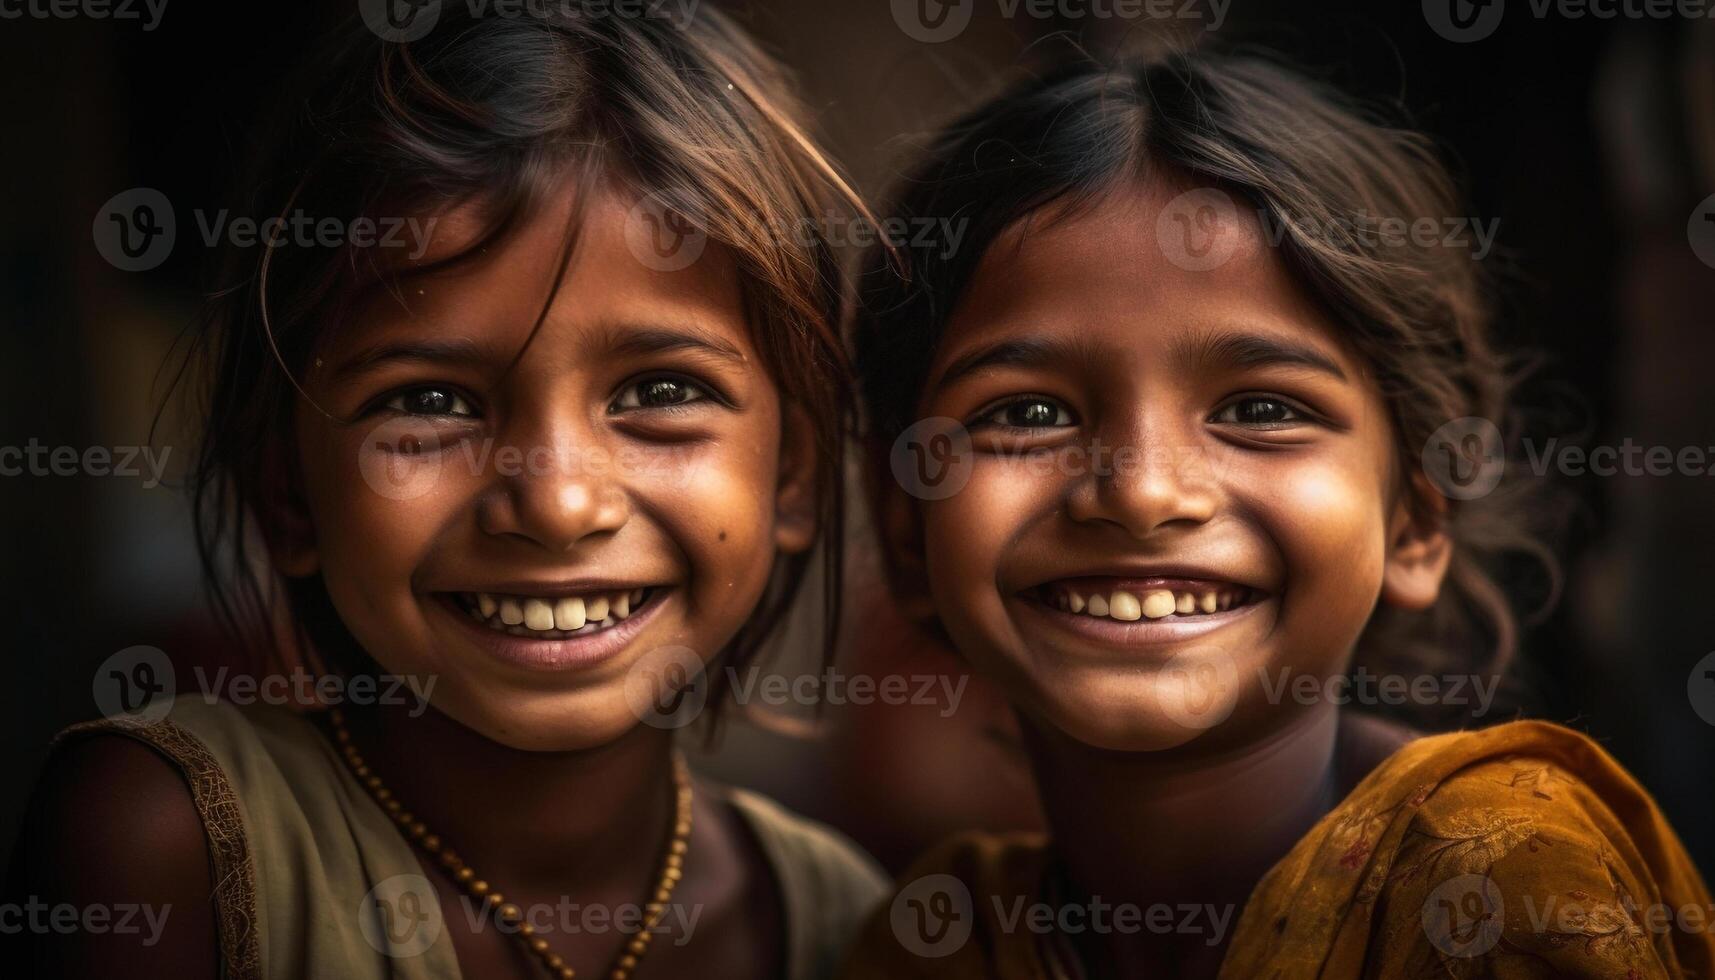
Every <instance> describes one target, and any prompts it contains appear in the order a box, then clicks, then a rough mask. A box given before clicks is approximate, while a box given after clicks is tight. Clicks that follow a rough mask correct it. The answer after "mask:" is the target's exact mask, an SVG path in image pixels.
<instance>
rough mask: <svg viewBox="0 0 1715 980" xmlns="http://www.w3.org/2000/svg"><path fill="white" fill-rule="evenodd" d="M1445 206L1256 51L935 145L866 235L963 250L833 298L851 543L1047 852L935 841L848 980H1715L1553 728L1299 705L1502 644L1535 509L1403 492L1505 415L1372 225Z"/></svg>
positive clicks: (999, 839)
mask: <svg viewBox="0 0 1715 980" xmlns="http://www.w3.org/2000/svg"><path fill="white" fill-rule="evenodd" d="M1462 213H1466V212H1463V211H1461V209H1460V205H1459V203H1458V201H1457V198H1456V196H1455V195H1454V193H1453V190H1452V186H1451V181H1450V180H1449V178H1448V176H1447V174H1446V173H1445V172H1444V170H1443V169H1442V168H1441V167H1440V165H1439V164H1438V163H1437V162H1436V161H1435V159H1434V155H1433V154H1432V153H1431V152H1429V150H1428V148H1427V147H1426V145H1425V143H1424V141H1423V140H1422V139H1421V138H1420V137H1418V136H1415V135H1413V134H1411V133H1408V132H1403V131H1400V130H1397V129H1391V128H1387V127H1385V126H1383V125H1380V124H1378V123H1376V122H1374V121H1372V119H1371V118H1370V117H1369V116H1368V115H1367V114H1365V113H1363V112H1360V111H1358V110H1357V109H1355V108H1353V107H1352V106H1351V104H1350V103H1349V102H1348V101H1347V100H1346V99H1344V98H1342V97H1340V96H1339V95H1337V94H1336V93H1334V92H1331V91H1329V90H1328V89H1327V88H1325V87H1324V86H1322V85H1320V84H1316V83H1312V82H1310V81H1307V80H1305V79H1304V78H1302V77H1300V76H1298V75H1296V74H1294V73H1292V72H1289V71H1286V70H1283V69H1281V68H1279V67H1277V66H1275V65H1274V64H1272V63H1270V62H1268V61H1265V60H1262V59H1259V58H1256V57H1251V56H1224V55H1219V54H1191V55H1181V56H1177V57H1173V58H1167V59H1162V60H1158V61H1150V62H1144V63H1137V64H1127V65H1124V66H1122V67H1118V68H1113V69H1109V68H1105V67H1100V66H1095V65H1089V64H1079V65H1076V66H1073V67H1068V68H1065V69H1062V70H1060V71H1058V72H1056V73H1051V74H1049V75H1047V76H1045V77H1041V78H1037V79H1033V80H1032V81H1030V82H1028V83H1027V84H1024V85H1022V86H1021V87H1019V88H1017V89H1015V90H1013V91H1012V92H1010V93H1008V94H1006V95H1004V96H1003V97H1001V98H999V99H998V100H996V101H994V102H992V103H990V104H988V105H985V106H983V107H981V108H979V109H977V110H976V111H974V112H973V113H971V114H970V115H969V116H967V117H966V118H964V119H963V120H961V121H959V122H958V123H956V124H955V125H953V126H952V127H950V128H949V129H948V130H947V131H946V132H944V133H943V134H942V135H941V136H940V138H939V139H938V140H937V141H936V142H935V143H934V144H933V145H932V146H931V147H930V149H929V151H928V153H927V157H926V160H925V161H924V162H923V163H922V164H921V165H920V166H919V167H917V168H916V169H914V170H913V171H912V172H911V174H910V177H909V179H908V180H907V182H906V183H905V184H904V190H903V193H902V198H901V202H900V204H899V210H898V214H899V216H901V217H903V218H905V219H907V220H918V221H925V220H935V219H943V218H945V219H955V218H956V219H958V220H961V221H968V222H969V228H968V230H967V232H966V234H965V238H964V247H963V248H962V249H960V250H955V251H951V252H946V251H942V250H940V249H938V248H936V247H934V246H933V245H929V246H925V247H920V248H919V247H914V248H912V249H910V250H908V254H907V256H906V258H907V259H908V260H909V262H908V267H907V268H906V270H905V274H904V275H901V274H898V273H897V272H896V271H895V268H894V264H893V257H892V256H886V255H878V256H877V257H876V259H875V261H873V262H872V263H870V265H869V266H868V268H867V271H866V280H865V282H864V283H863V284H862V289H863V303H862V306H861V309H860V312H859V316H858V319H857V322H856V332H855V341H856V345H857V351H858V355H859V373H860V376H861V379H862V385H863V390H864V395H865V403H866V404H865V408H866V411H867V417H868V421H869V424H870V431H869V433H868V438H869V440H870V444H871V445H870V448H871V454H870V455H871V458H872V461H873V463H874V465H873V466H872V473H873V474H874V484H875V494H876V512H877V513H878V514H879V515H881V517H880V519H879V521H878V523H879V524H880V525H881V526H882V527H883V528H884V529H885V534H886V545H887V552H888V555H889V557H890V560H891V567H892V572H893V578H894V583H895V592H896V600H897V601H898V602H899V603H901V604H902V605H905V606H907V607H908V608H911V609H913V610H915V611H916V612H917V614H918V615H919V616H920V617H921V618H922V619H923V620H924V621H925V622H932V623H933V624H935V625H936V626H937V627H938V628H940V629H942V630H944V631H945V634H946V635H947V636H948V637H949V638H950V640H951V641H952V644H953V645H954V647H956V648H957V650H958V651H959V652H960V653H961V654H962V655H963V656H964V657H965V658H966V659H967V660H968V661H969V662H970V664H971V665H972V667H973V668H974V669H975V670H977V671H978V672H980V673H982V674H985V675H986V676H987V677H989V678H990V679H992V680H994V681H995V682H996V683H997V684H998V685H999V686H1000V687H1001V688H1002V689H1003V690H1004V691H1005V692H1006V693H1007V695H1008V697H1009V699H1010V700H1011V701H1012V703H1013V705H1014V707H1015V709H1016V711H1017V714H1018V716H1019V719H1020V723H1021V726H1022V728H1023V732H1024V741H1025V744H1026V748H1027V751H1028V754H1029V756H1030V758H1031V761H1032V768H1033V770H1034V773H1035V778H1036V783H1037V785H1038V788H1039V794H1040V797H1041V803H1042V806H1043V811H1044V813H1045V814H1046V817H1047V821H1048V825H1049V833H1048V834H1047V836H1046V837H1044V836H1040V835H1012V836H997V835H989V834H971V835H966V836H963V837H959V838H956V839H954V840H953V841H950V842H948V843H947V844H946V845H944V846H942V847H939V848H937V849H935V850H933V851H931V852H930V853H929V854H928V855H926V856H925V857H923V858H922V859H921V861H919V862H918V864H917V865H916V867H915V868H913V869H912V870H910V871H908V872H907V873H906V874H905V875H904V877H903V878H902V883H901V888H900V891H899V893H898V895H897V897H896V898H895V900H894V902H893V904H892V905H891V907H890V908H889V909H887V910H884V911H882V912H881V913H879V914H878V915H877V917H876V918H875V919H874V920H873V921H872V925H871V927H870V928H869V930H868V931H867V932H866V934H865V936H864V939H863V940H862V941H861V942H860V946H859V948H858V949H857V951H856V955H855V958H854V960H853V961H852V963H851V967H850V970H849V972H848V975H849V976H851V977H855V978H862V980H869V978H882V977H886V978H890V980H892V978H898V977H908V976H923V977H942V978H962V977H972V978H974V977H1002V978H1008V980H1013V978H1018V980H1023V978H1032V980H1034V978H1049V977H1056V978H1057V977H1154V978H1160V977H1207V976H1217V975H1218V976H1220V977H1222V978H1225V980H1254V978H1278V980H1310V978H1339V980H1348V978H1358V977H1385V978H1395V977H1506V978H1527V977H1528V978H1538V977H1551V976H1552V977H1589V978H1592V980H1594V978H1597V977H1601V978H1615V980H1618V978H1630V980H1636V978H1641V977H1664V978H1665V977H1687V976H1704V977H1707V976H1712V975H1715V942H1712V941H1711V937H1710V934H1709V932H1708V931H1707V930H1706V929H1702V928H1698V927H1696V925H1695V923H1699V922H1705V921H1707V920H1708V916H1707V914H1706V913H1707V911H1708V910H1709V908H1710V897H1709V894H1708V892H1707V890H1706V888H1705V887H1704V884H1703V882H1702V881H1701V879H1700V878H1699V877H1698V874H1697V872H1696V870H1695V869H1694V868H1693V867H1692V866H1691V864H1690V863H1689V861H1688V859H1687V857H1686V854H1685V852H1684V850H1683V848H1682V847H1681V845H1680V843H1679V841H1678V839H1677V838H1676V837H1675V836H1674V833H1673V831H1672V830H1671V829H1670V828H1669V827H1668V825H1667V824H1666V822H1665V821H1664V820H1663V819H1662V816H1661V814H1660V813H1659V812H1658V811H1657V810H1656V808H1655V806H1654V804H1653V802H1652V801H1651V799H1650V797H1649V796H1648V795H1647V794H1646V793H1645V792H1644V790H1643V789H1641V788H1640V787H1639V786H1638V785H1637V783H1636V782H1635V781H1633V780H1632V778H1631V777H1630V776H1628V775H1627V774H1626V773H1625V772H1624V771H1623V770H1622V769H1621V768H1620V767H1619V766H1618V765H1617V764H1616V763H1615V762H1614V761H1613V760H1612V759H1610V758H1609V757H1608V756H1607V755H1606V754H1605V753H1604V752H1603V751H1602V750H1601V749H1600V748H1599V747H1598V746H1597V745H1596V744H1595V743H1594V742H1592V741H1590V740H1589V739H1588V738H1586V737H1585V736H1583V735H1581V734H1579V733H1577V732H1574V731H1571V730H1570V729H1567V728H1563V727H1560V726H1557V725H1553V724H1547V723H1542V722H1514V723H1511V724H1503V725H1499V726H1496V727H1492V728H1488V729H1484V730H1479V731H1469V732H1461V733H1456V734H1448V735H1440V736H1433V737H1423V738H1419V737H1417V735H1416V734H1415V733H1413V732H1410V731H1407V730H1405V729H1403V728H1400V727H1397V726H1393V725H1390V724H1385V723H1382V722H1380V721H1378V720H1376V719H1374V718H1373V717H1366V716H1364V715H1362V714H1357V713H1354V712H1353V711H1351V710H1349V709H1343V708H1341V707H1340V706H1339V705H1338V704H1337V703H1336V700H1337V699H1335V698H1329V697H1323V696H1315V695H1314V694H1313V696H1310V697H1301V696H1298V695H1296V694H1292V693H1290V692H1297V691H1302V690H1305V689H1306V688H1308V689H1309V690H1310V691H1312V692H1324V691H1328V690H1331V689H1333V688H1331V682H1332V681H1333V679H1335V678H1339V677H1342V676H1344V675H1345V674H1346V673H1347V671H1348V670H1349V669H1351V667H1352V665H1353V664H1354V662H1356V663H1360V664H1366V665H1369V667H1370V668H1371V669H1372V670H1374V669H1376V667H1377V665H1386V666H1383V667H1382V668H1381V669H1382V670H1383V671H1384V672H1388V671H1394V672H1397V673H1399V674H1400V675H1401V677H1410V678H1413V679H1414V680H1419V679H1427V680H1429V681H1431V682H1436V681H1439V680H1447V681H1449V685H1448V686H1446V687H1445V688H1443V689H1444V690H1447V691H1449V692H1451V691H1452V687H1451V679H1452V678H1455V677H1466V676H1468V675H1472V674H1475V673H1478V672H1480V671H1483V670H1486V669H1489V668H1487V667H1485V666H1484V665H1483V660H1484V657H1485V651H1487V650H1491V649H1492V650H1495V651H1496V652H1498V653H1499V654H1500V655H1501V656H1503V657H1504V656H1505V655H1506V654H1509V653H1510V652H1511V648H1512V646H1513V640H1514V633H1515V623H1514V618H1513V614H1512V613H1511V612H1509V610H1508V603H1507V599H1506V596H1505V594H1504V593H1503V592H1502V591H1501V588H1500V586H1499V584H1498V579H1497V578H1496V577H1495V574H1494V569H1495V567H1496V558H1497V556H1498V555H1499V554H1500V553H1502V552H1505V551H1508V550H1511V549H1513V548H1515V547H1519V546H1524V547H1529V546H1531V545H1533V544H1534V541H1533V539H1532V537H1531V530H1532V518H1534V517H1536V516H1539V515H1540V514H1541V513H1543V512H1541V511H1534V512H1533V511H1531V510H1529V509H1528V505H1526V504H1525V503H1524V502H1523V501H1524V498H1523V497H1521V496H1517V495H1514V494H1513V493H1512V492H1511V491H1512V489H1513V488H1511V487H1508V486H1505V485H1503V486H1502V487H1501V488H1499V489H1498V490H1495V491H1494V492H1493V493H1490V494H1488V495H1486V496H1485V495H1483V494H1482V492H1481V491H1482V490H1483V489H1485V488H1484V487H1482V486H1481V485H1480V484H1479V482H1478V480H1479V479H1480V478H1482V477H1485V476H1486V475H1487V472H1488V471H1487V470H1481V471H1475V472H1474V471H1472V470H1470V469H1469V468H1465V467H1461V468H1458V469H1441V468H1439V466H1438V467H1437V468H1435V469H1426V468H1425V462H1424V461H1425V459H1426V456H1425V453H1424V447H1425V446H1426V445H1430V446H1433V445H1435V440H1437V439H1439V438H1441V437H1442V435H1443V434H1444V433H1445V432H1446V431H1447V430H1441V427H1442V426H1443V425H1445V424H1448V423H1456V425H1458V424H1466V425H1468V424H1470V423H1458V421H1457V420H1465V419H1470V418H1472V417H1477V418H1483V419H1491V420H1500V419H1503V418H1504V413H1505V411H1506V392H1507V388H1508V377H1507V372H1506V370H1505V365H1504V362H1503V360H1502V358H1501V357H1500V355H1499V354H1497V352H1496V350H1495V347H1494V346H1493V344H1492V342H1491V340H1490V336H1489V321H1488V311H1487V307H1486V305H1485V303H1484V301H1483V290H1482V288H1481V286H1482V284H1481V280H1480V276H1479V270H1478V268H1477V266H1476V263H1475V262H1474V260H1473V257H1472V256H1471V254H1469V251H1468V250H1466V251H1461V250H1460V249H1458V248H1457V247H1449V246H1448V244H1447V243H1446V242H1445V241H1444V240H1443V237H1442V236H1440V235H1435V236H1420V235H1404V236H1402V235H1399V234H1388V233H1387V232H1388V229H1389V228H1393V229H1400V228H1404V229H1411V228H1412V227H1413V226H1414V223H1416V222H1422V221H1425V220H1427V221H1430V222H1432V223H1434V224H1435V227H1441V225H1440V224H1439V223H1440V222H1442V221H1443V220H1445V219H1447V218H1450V217H1451V216H1457V215H1459V214H1462ZM1366 221H1371V222H1385V224H1376V225H1374V226H1371V225H1366V224H1364V222H1366ZM1431 238H1432V239H1433V240H1431ZM1438 430H1441V432H1440V433H1438ZM1479 433H1480V427H1479V428H1478V429H1476V430H1470V431H1467V430H1464V429H1460V430H1459V431H1458V432H1457V433H1456V435H1455V439H1454V444H1455V445H1459V444H1460V442H1461V441H1462V439H1461V437H1462V436H1464V435H1467V434H1471V435H1476V434H1479ZM913 453H915V454H916V455H913ZM1482 457H1483V454H1481V453H1478V454H1476V456H1475V458H1473V459H1471V460H1463V461H1462V462H1472V463H1478V464H1481V463H1482V461H1483V460H1482ZM1428 458H1429V459H1430V460H1432V461H1433V460H1438V459H1441V458H1442V457H1441V456H1437V455H1436V454H1434V453H1431V454H1429V455H1428ZM914 463H915V464H919V465H917V466H914V465H913V464H914ZM930 463H933V464H934V465H933V466H930V465H928V464H930ZM1408 655H1409V656H1408ZM1300 681H1309V682H1310V683H1309V684H1308V685H1305V684H1301V683H1299V682H1300ZM1467 689H1468V688H1467ZM1187 910H1190V911H1189V912H1188V911H1187ZM1163 911H1165V913H1166V914H1165V915H1163V914H1161V913H1162V912H1163ZM1692 913H1695V915H1693V914H1692ZM1688 923H1691V925H1688Z"/></svg>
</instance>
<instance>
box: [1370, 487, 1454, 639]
mask: <svg viewBox="0 0 1715 980" xmlns="http://www.w3.org/2000/svg"><path fill="white" fill-rule="evenodd" d="M1412 480H1413V483H1414V487H1413V488H1412V489H1413V490H1415V492H1416V494H1417V499H1419V500H1421V501H1427V502H1429V504H1430V508H1431V510H1432V511H1433V512H1432V513H1431V514H1429V515H1426V516H1420V515H1418V514H1414V513H1413V512H1412V507H1411V495H1412V491H1411V490H1408V491H1407V492H1405V493H1402V494H1401V495H1400V499H1399V501H1398V502H1397V503H1396V504H1395V505H1394V512H1393V517H1392V519H1391V520H1390V521H1389V522H1388V548H1387V563H1386V565H1385V566H1384V568H1383V570H1382V595H1381V598H1382V601H1383V602H1385V603H1387V604H1388V605H1390V606H1396V607H1398V608H1400V609H1411V610H1422V609H1428V608H1429V607H1430V606H1432V605H1434V604H1435V599H1436V597H1437V596H1439V595H1440V594H1441V583H1442V582H1443V581H1445V580H1446V578H1447V566H1448V564H1449V563H1451V562H1452V560H1453V540H1452V539H1451V538H1449V537H1448V536H1447V532H1446V526H1447V498H1445V497H1443V496H1442V495H1441V494H1439V493H1437V492H1436V490H1435V489H1434V487H1432V486H1431V485H1430V484H1429V482H1428V480H1426V479H1423V474H1422V473H1414V474H1413V475H1412Z"/></svg>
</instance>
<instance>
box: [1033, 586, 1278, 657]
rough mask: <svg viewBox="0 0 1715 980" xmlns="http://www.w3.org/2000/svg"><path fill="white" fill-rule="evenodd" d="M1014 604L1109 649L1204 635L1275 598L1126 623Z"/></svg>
mask: <svg viewBox="0 0 1715 980" xmlns="http://www.w3.org/2000/svg"><path fill="white" fill-rule="evenodd" d="M1014 601H1016V602H1018V603H1021V604H1022V605H1023V606H1024V607H1025V608H1026V609H1028V610H1030V612H1032V613H1034V614H1035V615H1037V616H1040V617H1041V618H1043V619H1044V620H1046V621H1047V622H1049V623H1050V624H1052V625H1054V626H1055V627H1057V628H1059V629H1063V630H1066V631H1068V632H1070V633H1075V634H1077V635H1078V636H1081V637H1084V638H1085V639H1089V640H1094V641H1096V642H1098V643H1102V644H1106V645H1108V646H1118V647H1140V646H1141V647H1147V646H1166V645H1169V644H1174V643H1182V642H1184V641H1186V640H1194V639H1198V638H1199V637H1203V636H1207V635H1209V634H1210V633H1213V632H1215V631H1217V630H1222V629H1225V628H1227V627H1229V626H1232V625H1235V624H1237V623H1240V622H1242V621H1244V620H1246V619H1249V618H1251V617H1253V616H1255V615H1256V614H1257V611H1258V610H1260V609H1262V608H1263V607H1264V606H1267V605H1268V604H1269V603H1271V602H1273V601H1274V598H1273V597H1272V596H1264V597H1263V598H1261V599H1258V600H1256V601H1253V602H1248V603H1246V604H1244V605H1242V606H1239V607H1238V608H1236V609H1223V610H1220V611H1218V612H1212V613H1204V614H1203V615H1201V616H1186V617H1178V616H1163V617H1162V618H1161V619H1139V620H1135V621H1133V622H1129V623H1128V622H1125V621H1123V620H1118V619H1113V618H1111V617H1107V616H1086V615H1084V614H1083V613H1073V612H1066V611H1065V610H1062V609H1056V608H1054V607H1053V606H1050V605H1047V604H1045V603H1042V602H1039V601H1037V600H1035V599H1031V598H1026V597H1023V596H1016V597H1014Z"/></svg>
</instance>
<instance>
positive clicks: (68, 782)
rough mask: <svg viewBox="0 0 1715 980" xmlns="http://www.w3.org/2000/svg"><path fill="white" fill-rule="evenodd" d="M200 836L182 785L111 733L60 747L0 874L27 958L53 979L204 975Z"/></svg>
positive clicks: (214, 964) (208, 946)
mask: <svg viewBox="0 0 1715 980" xmlns="http://www.w3.org/2000/svg"><path fill="white" fill-rule="evenodd" d="M209 867H210V859H209V850H208V841H207V837H206V835H205V833H204V830H203V825H202V820H201V818H200V816H199V815H198V812H197V808H196V803H195V800H194V799H193V797H192V795H191V791H190V787H189V786H188V785H187V784H186V783H185V781H184V778H183V777H182V776H181V775H180V773H179V771H178V769H177V768H175V767H174V766H173V765H172V764H171V763H170V762H168V761H167V759H165V758H164V757H162V756H161V755H159V754H158V753H156V752H155V751H154V750H153V749H151V748H149V747H148V746H147V745H144V744H143V743H141V742H138V741H136V740H134V739H131V738H127V737H125V736H123V735H117V734H98V735H89V736H86V737H82V738H76V739H71V740H68V741H66V742H64V743H62V744H61V745H60V746H59V747H58V748H56V749H55V751H54V753H53V754H52V756H51V757H50V759H49V761H48V764H47V766H46V768H45V769H44V771H43V774H42V778H41V780H40V781H39V783H38V784H37V787H36V791H35V793H34V795H33V797H32V799H31V802H30V806H29V809H28V811H27V813H26V815H25V818H24V824H23V827H22V830H21V833H20V835H19V840H18V845H17V850H16V853H15V855H14V859H13V865H12V873H11V874H10V875H9V884H8V890H9V891H10V892H11V894H10V895H9V896H8V902H9V903H16V904H17V905H18V906H19V907H20V908H21V909H22V910H23V924H24V927H25V928H24V937H25V938H26V940H27V942H26V944H27V945H28V947H29V955H30V956H31V957H32V958H33V959H35V960H36V961H37V963H38V966H39V967H40V968H41V971H42V972H45V973H52V974H53V975H58V976H67V977H81V976H92V977H93V976H114V975H124V976H132V977H155V976H160V977H168V976H171V977H191V978H195V977H214V976H216V975H217V974H218V969H219V952H218V940H217V932H216V926H215V920H214V907H213V903H212V901H211V889H212V882H211V878H210V872H209Z"/></svg>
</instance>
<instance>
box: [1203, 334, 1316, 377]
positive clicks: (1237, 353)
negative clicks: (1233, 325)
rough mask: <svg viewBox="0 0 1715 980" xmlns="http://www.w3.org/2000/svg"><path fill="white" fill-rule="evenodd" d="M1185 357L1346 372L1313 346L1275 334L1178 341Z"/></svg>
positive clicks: (1220, 361)
mask: <svg viewBox="0 0 1715 980" xmlns="http://www.w3.org/2000/svg"><path fill="white" fill-rule="evenodd" d="M1180 352H1181V353H1183V354H1186V355H1189V356H1188V357H1187V359H1188V360H1209V361H1214V362H1216V363H1219V364H1226V365H1229V366H1231V367H1239V368H1249V367H1272V366H1277V365H1281V366H1287V367H1302V368H1309V369H1310V370H1312V371H1317V372H1320V373H1322V374H1327V375H1331V376H1333V377H1335V378H1338V379H1339V380H1341V381H1345V380H1347V378H1346V372H1345V371H1343V370H1341V368H1340V365H1339V364H1338V363H1336V362H1335V361H1334V359H1333V358H1331V357H1329V356H1328V355H1327V354H1324V353H1322V352H1321V351H1319V350H1317V349H1316V348H1314V347H1310V346H1307V345H1304V344H1298V343H1294V342H1292V341H1290V340H1284V339H1281V338H1279V337H1267V336H1263V335H1261V334H1251V333H1220V334H1215V335H1213V336H1210V337H1205V338H1200V339H1197V340H1193V341H1190V342H1188V343H1185V344H1183V345H1181V347H1180Z"/></svg>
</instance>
